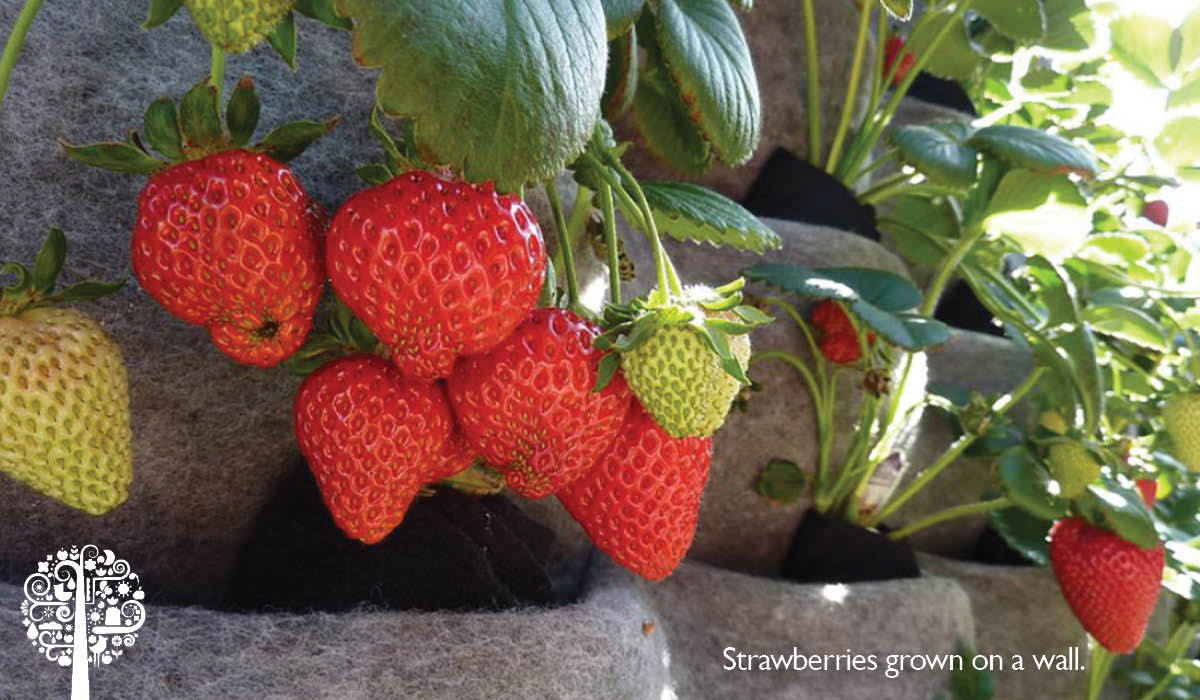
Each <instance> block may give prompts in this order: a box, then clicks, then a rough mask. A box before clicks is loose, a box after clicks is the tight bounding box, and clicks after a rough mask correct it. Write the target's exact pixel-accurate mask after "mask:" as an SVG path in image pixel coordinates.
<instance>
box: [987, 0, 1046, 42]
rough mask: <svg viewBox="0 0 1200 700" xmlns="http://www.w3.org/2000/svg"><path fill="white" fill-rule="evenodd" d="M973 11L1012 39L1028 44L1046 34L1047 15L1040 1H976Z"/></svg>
mask: <svg viewBox="0 0 1200 700" xmlns="http://www.w3.org/2000/svg"><path fill="white" fill-rule="evenodd" d="M972 9H974V10H976V11H977V12H979V14H981V15H983V16H984V18H985V19H987V21H989V22H991V23H992V26H993V27H995V28H996V30H997V31H999V32H1000V33H1001V34H1003V35H1004V36H1007V37H1009V38H1010V39H1016V40H1017V41H1023V42H1027V43H1028V42H1033V41H1037V40H1038V39H1041V38H1042V36H1043V35H1044V34H1045V33H1046V14H1045V11H1044V10H1043V9H1042V3H1041V1H1040V0H975V5H974V7H973V8H972Z"/></svg>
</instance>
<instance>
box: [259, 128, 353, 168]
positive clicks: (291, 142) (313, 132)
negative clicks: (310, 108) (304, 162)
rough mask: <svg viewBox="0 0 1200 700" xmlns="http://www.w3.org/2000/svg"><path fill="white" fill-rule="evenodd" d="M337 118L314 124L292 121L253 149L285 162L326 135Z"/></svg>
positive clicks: (277, 129) (272, 132) (276, 129)
mask: <svg viewBox="0 0 1200 700" xmlns="http://www.w3.org/2000/svg"><path fill="white" fill-rule="evenodd" d="M337 123H338V117H334V118H332V119H330V120H329V121H327V122H314V121H309V120H307V119H302V120H299V121H294V122H291V123H288V124H284V125H283V126H280V127H277V128H275V129H274V130H272V131H271V133H269V134H267V136H266V138H264V139H263V140H262V141H259V142H258V144H257V145H256V146H255V148H257V149H259V150H261V151H262V152H263V153H266V154H267V155H269V156H271V157H272V158H274V159H275V160H280V161H283V162H285V163H286V162H287V161H289V160H291V159H293V158H295V157H296V156H298V155H300V154H301V153H303V152H304V149H306V148H308V147H309V145H311V144H312V142H313V141H316V140H317V139H319V138H321V137H322V136H324V135H325V134H328V133H329V132H330V131H331V130H332V129H333V127H334V126H337Z"/></svg>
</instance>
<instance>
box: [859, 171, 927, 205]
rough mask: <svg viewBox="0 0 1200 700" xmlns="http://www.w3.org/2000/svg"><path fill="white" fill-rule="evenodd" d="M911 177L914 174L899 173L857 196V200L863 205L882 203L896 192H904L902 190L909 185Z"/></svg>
mask: <svg viewBox="0 0 1200 700" xmlns="http://www.w3.org/2000/svg"><path fill="white" fill-rule="evenodd" d="M913 175H915V173H905V172H901V173H900V174H898V175H894V176H892V177H889V178H888V179H886V180H884V181H883V182H881V183H879V184H878V185H875V186H874V187H871V188H870V189H868V190H866V191H864V192H863V193H862V194H860V195H858V199H859V201H860V202H863V203H865V204H878V203H879V202H882V201H883V200H885V199H887V198H888V197H891V196H893V195H895V194H896V193H897V192H901V191H903V190H904V188H906V187H908V186H909V185H910V184H911V181H912V178H913Z"/></svg>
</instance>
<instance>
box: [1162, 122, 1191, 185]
mask: <svg viewBox="0 0 1200 700" xmlns="http://www.w3.org/2000/svg"><path fill="white" fill-rule="evenodd" d="M1154 147H1155V148H1156V149H1158V152H1159V155H1161V156H1162V157H1163V160H1165V161H1167V162H1168V163H1170V164H1171V165H1174V166H1175V167H1177V168H1182V167H1183V166H1194V165H1197V164H1200V117H1195V116H1185V117H1177V118H1175V119H1172V120H1171V121H1169V122H1167V124H1166V126H1164V127H1163V130H1162V131H1161V132H1159V134H1158V136H1157V137H1156V138H1155V139H1154ZM1180 174H1181V175H1186V173H1185V172H1181V173H1180Z"/></svg>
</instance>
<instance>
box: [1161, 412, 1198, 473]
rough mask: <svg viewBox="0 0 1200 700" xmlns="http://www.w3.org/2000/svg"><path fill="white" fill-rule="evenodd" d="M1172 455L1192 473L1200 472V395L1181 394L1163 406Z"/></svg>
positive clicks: (1163, 415)
mask: <svg viewBox="0 0 1200 700" xmlns="http://www.w3.org/2000/svg"><path fill="white" fill-rule="evenodd" d="M1162 417H1163V422H1164V423H1165V424H1166V426H1167V435H1170V436H1171V453H1172V454H1174V455H1175V458H1176V459H1178V460H1179V461H1180V462H1183V463H1184V464H1185V465H1187V468H1188V469H1191V470H1192V471H1200V394H1179V395H1177V396H1173V397H1171V398H1170V399H1168V400H1167V403H1166V405H1165V406H1163V412H1162Z"/></svg>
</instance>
